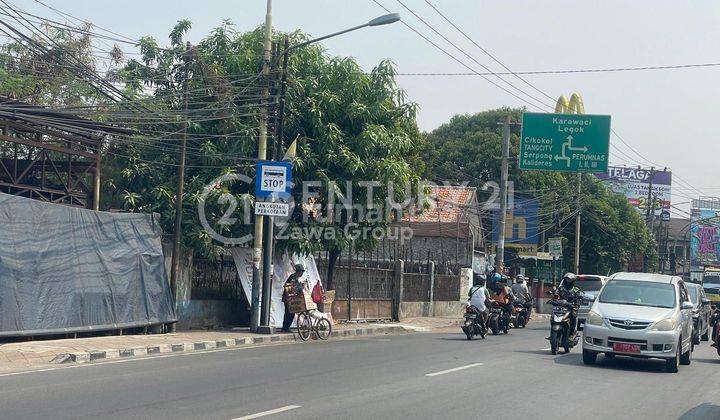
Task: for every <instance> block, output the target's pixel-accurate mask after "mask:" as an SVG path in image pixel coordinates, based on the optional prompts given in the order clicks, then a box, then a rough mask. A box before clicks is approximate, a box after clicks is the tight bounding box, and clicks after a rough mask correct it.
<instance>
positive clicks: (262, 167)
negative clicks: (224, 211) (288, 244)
mask: <svg viewBox="0 0 720 420" xmlns="http://www.w3.org/2000/svg"><path fill="white" fill-rule="evenodd" d="M291 183H292V164H291V163H290V162H284V161H283V162H276V161H268V160H263V161H259V162H258V163H257V166H256V171H255V215H257V216H269V217H268V218H267V220H266V228H265V229H264V235H265V238H264V241H262V242H264V244H263V253H262V259H263V269H262V303H261V308H262V310H261V320H260V324H261V325H260V326H259V327H258V328H257V332H260V333H267V334H270V333H272V332H273V331H274V328H273V327H272V326H270V325H269V324H270V293H271V290H272V287H271V282H272V271H273V267H272V255H273V246H274V240H275V238H274V217H275V216H287V215H288V213H289V205H288V204H287V203H277V202H275V199H276V198H278V197H280V198H282V197H287V196H289V195H290V191H291ZM268 199H269V200H268ZM263 200H268V201H263ZM253 275H254V274H253Z"/></svg>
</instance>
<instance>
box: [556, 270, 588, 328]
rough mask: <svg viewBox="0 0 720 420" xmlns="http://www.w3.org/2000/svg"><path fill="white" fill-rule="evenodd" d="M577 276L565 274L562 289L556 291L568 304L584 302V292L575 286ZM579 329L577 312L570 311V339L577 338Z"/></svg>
mask: <svg viewBox="0 0 720 420" xmlns="http://www.w3.org/2000/svg"><path fill="white" fill-rule="evenodd" d="M576 279H577V276H576V275H575V274H573V273H565V275H564V276H563V278H562V282H561V287H559V288H558V290H556V293H557V294H558V295H559V296H560V299H563V300H566V301H567V302H568V303H571V304H575V303H577V302H579V301H581V300H582V298H583V294H582V291H581V290H580V289H579V288H578V287H577V286H575V280H576ZM576 329H577V311H575V310H574V309H573V310H571V311H570V337H574V336H575V331H576Z"/></svg>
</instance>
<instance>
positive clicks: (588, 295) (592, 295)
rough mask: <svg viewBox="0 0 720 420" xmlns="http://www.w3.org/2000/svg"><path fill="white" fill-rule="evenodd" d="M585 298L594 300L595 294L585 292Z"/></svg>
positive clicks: (589, 300)
mask: <svg viewBox="0 0 720 420" xmlns="http://www.w3.org/2000/svg"><path fill="white" fill-rule="evenodd" d="M585 300H586V301H588V302H595V295H594V294H592V293H585Z"/></svg>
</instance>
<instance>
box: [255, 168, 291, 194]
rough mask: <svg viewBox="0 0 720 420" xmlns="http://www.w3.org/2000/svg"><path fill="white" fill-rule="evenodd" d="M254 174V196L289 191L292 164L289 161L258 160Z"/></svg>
mask: <svg viewBox="0 0 720 420" xmlns="http://www.w3.org/2000/svg"><path fill="white" fill-rule="evenodd" d="M255 173H256V175H255V198H256V199H257V198H267V197H270V196H272V195H282V194H289V193H290V184H291V182H292V165H291V164H290V162H275V161H268V160H264V161H260V162H258V163H257V170H256V172H255Z"/></svg>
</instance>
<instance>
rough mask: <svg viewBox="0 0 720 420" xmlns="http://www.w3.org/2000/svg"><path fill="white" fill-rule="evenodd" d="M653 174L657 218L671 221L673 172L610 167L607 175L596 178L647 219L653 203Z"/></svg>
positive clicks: (597, 175)
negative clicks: (624, 198) (625, 199)
mask: <svg viewBox="0 0 720 420" xmlns="http://www.w3.org/2000/svg"><path fill="white" fill-rule="evenodd" d="M651 174H653V176H652V192H651V195H652V196H653V197H654V198H655V216H656V217H662V220H664V221H669V220H670V198H671V197H670V192H671V191H670V188H671V181H672V173H671V172H669V171H655V172H652V171H651V170H650V169H641V168H628V167H623V166H609V167H608V170H607V173H598V174H595V176H596V177H597V178H598V179H600V180H601V181H603V183H605V184H606V185H607V186H608V187H609V188H610V189H611V190H612V191H613V192H615V193H618V194H621V195H624V196H625V197H627V199H628V202H629V203H630V205H632V206H633V207H635V209H637V211H638V213H640V214H641V215H642V216H643V217H645V215H646V214H647V209H648V207H650V208H652V201H648V190H649V189H650V176H651Z"/></svg>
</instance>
